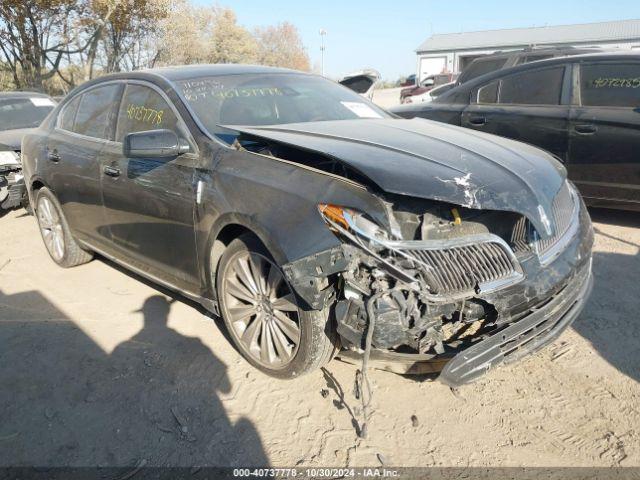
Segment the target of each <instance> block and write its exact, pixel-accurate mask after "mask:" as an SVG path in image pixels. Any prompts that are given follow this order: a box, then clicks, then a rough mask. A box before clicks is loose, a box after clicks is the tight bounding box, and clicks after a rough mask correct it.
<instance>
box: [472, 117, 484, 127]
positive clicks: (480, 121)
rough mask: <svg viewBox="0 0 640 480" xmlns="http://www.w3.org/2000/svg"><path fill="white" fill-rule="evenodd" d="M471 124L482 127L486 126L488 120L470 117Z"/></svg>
mask: <svg viewBox="0 0 640 480" xmlns="http://www.w3.org/2000/svg"><path fill="white" fill-rule="evenodd" d="M469 123H470V124H471V125H476V126H478V127H481V126H482V125H486V123H487V119H486V118H485V117H469Z"/></svg>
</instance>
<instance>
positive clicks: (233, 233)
mask: <svg viewBox="0 0 640 480" xmlns="http://www.w3.org/2000/svg"><path fill="white" fill-rule="evenodd" d="M245 234H249V235H252V236H253V237H255V238H256V239H257V240H258V241H259V242H260V243H262V245H263V246H264V247H265V249H266V250H267V251H268V252H269V253H270V254H271V256H272V257H273V259H274V260H275V261H276V263H277V264H279V265H284V264H285V263H287V256H286V255H285V253H284V251H283V250H282V248H281V247H280V245H278V243H277V242H276V241H275V239H274V238H273V236H272V235H270V234H269V232H268V230H267V229H266V228H265V227H263V226H262V225H260V224H259V223H257V222H256V221H255V220H253V219H252V218H251V217H249V216H246V215H242V214H237V213H229V214H226V215H223V216H222V217H220V218H219V219H218V221H216V223H215V224H214V225H213V227H212V228H211V230H210V233H209V239H208V241H207V243H206V245H207V250H206V252H204V253H205V255H204V256H203V258H205V259H206V263H205V265H206V269H205V272H204V273H205V276H206V282H207V288H208V290H209V292H210V294H211V295H212V298H213V299H215V300H217V299H218V295H217V291H216V285H215V277H216V274H217V271H218V265H219V264H220V259H221V258H222V255H223V254H224V251H225V250H226V248H227V246H228V245H229V243H231V242H232V241H233V240H234V239H236V238H238V237H240V236H241V235H245Z"/></svg>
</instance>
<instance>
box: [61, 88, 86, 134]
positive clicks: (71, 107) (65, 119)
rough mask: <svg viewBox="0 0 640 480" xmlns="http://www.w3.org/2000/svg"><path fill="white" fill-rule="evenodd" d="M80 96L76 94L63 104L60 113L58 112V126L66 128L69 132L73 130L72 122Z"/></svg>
mask: <svg viewBox="0 0 640 480" xmlns="http://www.w3.org/2000/svg"><path fill="white" fill-rule="evenodd" d="M80 98H81V95H78V96H77V97H75V98H74V99H73V100H71V101H70V102H69V103H67V104H66V105H65V106H64V108H63V109H62V113H60V117H59V119H58V128H61V129H63V130H67V131H69V132H72V131H73V123H74V121H75V119H76V112H77V111H78V105H79V104H80Z"/></svg>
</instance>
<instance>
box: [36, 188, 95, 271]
mask: <svg viewBox="0 0 640 480" xmlns="http://www.w3.org/2000/svg"><path fill="white" fill-rule="evenodd" d="M35 213H36V218H37V219H38V226H39V227H40V235H41V236H42V241H43V242H44V245H45V247H46V249H47V252H49V256H50V257H51V259H52V260H53V261H54V262H56V263H57V264H58V265H60V266H61V267H64V268H69V267H75V266H77V265H82V264H83V263H87V262H88V261H90V260H91V259H92V258H93V254H92V253H90V252H87V251H86V250H83V249H82V248H80V245H78V243H77V242H76V241H75V240H74V238H73V236H72V235H71V230H70V229H69V224H68V223H67V220H66V218H65V217H64V213H63V212H62V208H61V207H60V203H58V200H57V199H56V197H55V195H54V194H53V193H52V192H51V190H49V189H48V188H46V187H42V188H41V189H40V190H38V192H37V194H36V208H35Z"/></svg>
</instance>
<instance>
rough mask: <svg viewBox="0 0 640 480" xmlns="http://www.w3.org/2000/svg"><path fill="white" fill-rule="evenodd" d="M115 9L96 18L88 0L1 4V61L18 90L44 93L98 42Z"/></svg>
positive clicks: (21, 0)
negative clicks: (45, 84) (75, 58)
mask: <svg viewBox="0 0 640 480" xmlns="http://www.w3.org/2000/svg"><path fill="white" fill-rule="evenodd" d="M112 11H113V10H112V9H107V10H106V11H105V12H104V16H103V18H99V19H96V18H93V17H92V13H91V9H90V6H89V4H88V3H87V0H80V1H76V0H2V2H0V60H2V61H3V62H5V63H6V64H7V65H8V67H9V69H10V71H11V73H12V75H13V81H14V83H15V85H16V87H17V88H23V87H28V88H35V89H38V90H41V89H42V88H43V82H44V81H45V80H47V79H50V78H52V77H53V76H55V75H61V69H62V68H63V67H64V66H65V63H67V62H72V61H73V60H72V58H71V57H72V56H74V55H77V54H79V53H81V52H84V51H85V50H87V49H88V48H90V46H91V45H92V44H93V43H94V42H95V40H96V37H97V35H98V34H99V30H100V28H101V26H102V24H103V23H104V21H105V20H108V18H109V16H110V15H111V14H112Z"/></svg>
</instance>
